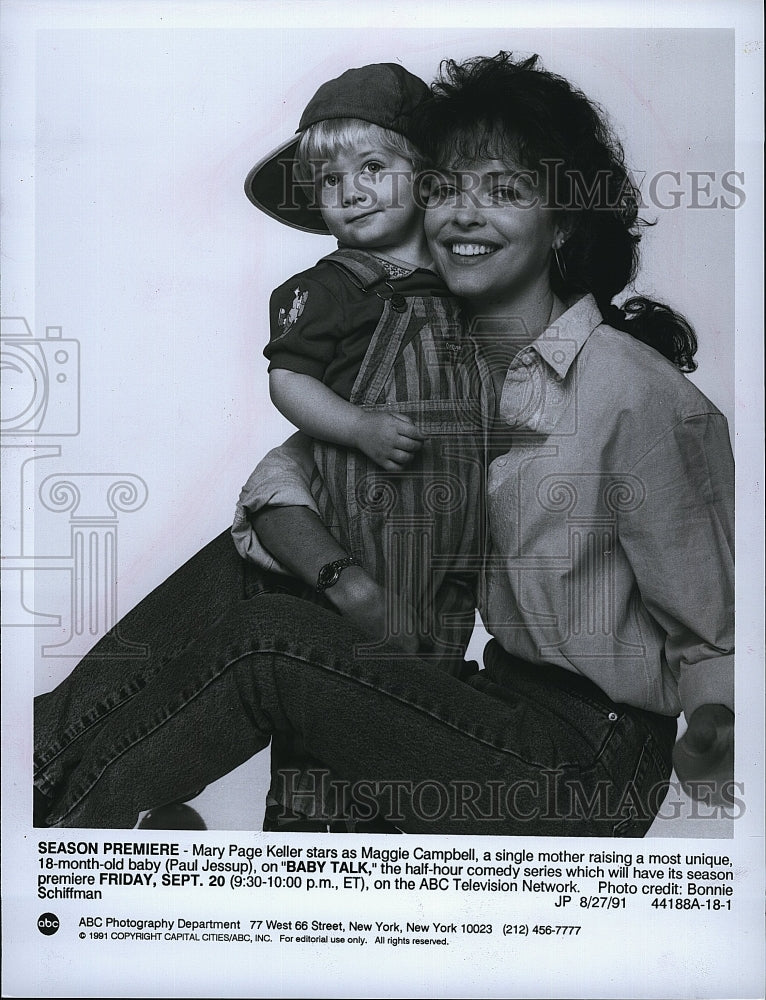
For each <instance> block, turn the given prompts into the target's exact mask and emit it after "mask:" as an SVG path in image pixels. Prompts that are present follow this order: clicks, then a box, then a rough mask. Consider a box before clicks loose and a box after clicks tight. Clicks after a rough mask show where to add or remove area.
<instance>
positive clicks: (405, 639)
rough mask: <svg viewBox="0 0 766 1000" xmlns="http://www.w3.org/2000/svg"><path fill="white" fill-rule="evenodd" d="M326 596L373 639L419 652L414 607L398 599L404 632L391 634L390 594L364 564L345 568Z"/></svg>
mask: <svg viewBox="0 0 766 1000" xmlns="http://www.w3.org/2000/svg"><path fill="white" fill-rule="evenodd" d="M324 596H325V597H326V598H327V600H328V601H330V603H331V604H332V605H333V607H334V608H335V609H336V611H338V612H339V614H341V615H342V616H343V617H344V618H346V619H347V620H348V621H349V622H351V623H352V625H355V626H356V627H357V628H358V629H359V630H360V631H362V632H364V634H365V635H367V636H369V637H370V639H371V640H372V641H373V642H385V644H386V645H387V646H389V647H391V648H393V649H399V650H402V651H403V652H405V653H412V655H413V656H415V655H417V652H418V649H419V646H420V642H419V638H418V630H417V618H416V615H415V611H414V609H413V608H412V607H410V606H409V605H406V604H404V602H402V601H397V610H398V611H399V615H400V618H401V619H403V625H404V629H403V632H404V634H403V635H391V634H390V629H389V616H388V614H387V609H388V599H389V595H388V594H387V593H386V591H385V589H384V588H383V587H381V586H380V584H378V583H376V582H375V580H373V578H372V577H371V576H370V575H369V574H368V573H367V572H366V571H365V570H364V569H362V567H361V566H349V567H347V568H346V569H344V570H343V572H342V573H341V575H340V579H339V580H338V582H337V583H335V584H333V586H332V587H329V588H328V589H327V590H326V591H325V592H324Z"/></svg>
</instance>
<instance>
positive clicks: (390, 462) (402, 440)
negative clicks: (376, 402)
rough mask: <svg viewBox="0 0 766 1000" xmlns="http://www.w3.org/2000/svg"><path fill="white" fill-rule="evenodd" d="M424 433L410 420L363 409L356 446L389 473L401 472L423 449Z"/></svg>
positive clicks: (399, 415) (426, 437)
mask: <svg viewBox="0 0 766 1000" xmlns="http://www.w3.org/2000/svg"><path fill="white" fill-rule="evenodd" d="M427 440H428V435H427V434H423V433H422V432H421V431H419V430H418V428H417V427H416V426H415V424H414V423H413V422H412V421H411V420H410V418H409V417H405V416H403V415H402V414H398V413H376V412H370V411H369V410H361V411H360V415H359V424H358V427H357V432H356V441H355V443H356V447H357V448H358V449H359V450H360V451H363V452H364V453H365V455H367V457H368V458H371V459H372V460H373V462H375V463H376V464H377V465H379V466H380V467H381V469H385V471H386V472H399V471H400V470H401V469H403V468H404V467H405V466H406V465H408V464H409V463H410V462H411V461H412V459H413V458H414V456H415V455H416V454H417V452H419V451H420V449H421V448H422V447H423V442H424V441H427Z"/></svg>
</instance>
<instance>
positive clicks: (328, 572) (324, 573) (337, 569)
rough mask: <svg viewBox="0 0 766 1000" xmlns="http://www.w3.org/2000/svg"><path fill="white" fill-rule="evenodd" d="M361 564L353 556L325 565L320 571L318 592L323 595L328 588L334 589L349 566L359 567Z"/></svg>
mask: <svg viewBox="0 0 766 1000" xmlns="http://www.w3.org/2000/svg"><path fill="white" fill-rule="evenodd" d="M358 565H359V563H358V562H357V561H356V559H354V557H353V556H345V557H344V558H343V559H334V560H333V561H332V562H328V563H325V565H324V566H323V567H322V568H321V569H320V570H319V574H318V576H317V586H316V592H317V593H318V594H321V593H322V592H323V591H325V590H327V588H328V587H333V586H335V584H336V583H337V582H338V580H339V579H340V575H341V573H342V572H343V570H344V569H345V568H346V567H347V566H358Z"/></svg>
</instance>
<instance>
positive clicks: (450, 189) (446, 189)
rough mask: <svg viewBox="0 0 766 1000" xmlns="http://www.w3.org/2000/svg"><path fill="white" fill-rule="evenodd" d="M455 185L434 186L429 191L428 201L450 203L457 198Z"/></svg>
mask: <svg viewBox="0 0 766 1000" xmlns="http://www.w3.org/2000/svg"><path fill="white" fill-rule="evenodd" d="M457 193H458V192H457V186H456V185H455V184H434V185H432V187H431V190H430V191H429V200H430V201H434V202H443V201H451V200H452V199H453V198H456V197H457Z"/></svg>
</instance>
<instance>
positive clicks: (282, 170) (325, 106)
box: [245, 63, 430, 235]
mask: <svg viewBox="0 0 766 1000" xmlns="http://www.w3.org/2000/svg"><path fill="white" fill-rule="evenodd" d="M429 97H430V91H429V89H428V86H427V85H426V84H425V83H424V82H423V81H422V80H421V79H420V78H419V77H417V76H414V75H413V74H412V73H409V72H408V71H407V70H406V69H404V67H403V66H399V65H398V63H373V64H371V65H369V66H361V67H359V68H358V69H349V70H346V72H345V73H342V74H341V75H340V76H339V77H337V78H336V79H335V80H329V81H328V82H327V83H323V84H322V86H321V87H320V88H319V90H317V92H316V93H315V94H314V96H313V97H312V98H311V100H310V101H309V103H308V104H307V105H306V109H305V111H304V112H303V114H302V115H301V120H300V122H299V124H298V128H297V131H296V134H295V135H293V136H291V137H290V138H289V139H287V140H286V141H285V142H283V143H281V144H280V145H279V146H277V148H276V149H274V150H272V151H271V152H270V153H269V154H268V155H267V156H265V157H264V158H263V159H262V160H259V161H258V163H256V164H255V166H254V167H253V168H252V170H251V171H250V173H249V174H248V175H247V178H246V180H245V193H246V194H247V197H248V198H249V199H250V201H251V202H252V203H253V204H254V205H255V207H256V208H259V209H260V210H261V211H262V212H265V213H266V214H267V215H270V216H271V217H272V218H273V219H277V220H278V221H279V222H282V223H284V224H285V225H286V226H292V228H293V229H300V230H302V231H303V232H307V233H321V234H324V235H327V233H328V229H327V226H326V225H325V224H324V220H323V219H322V215H321V213H320V211H319V208H318V207H317V206H316V204H315V203H314V193H313V190H312V189H311V187H310V186H307V185H305V184H302V183H301V182H300V181H299V180H298V178H297V177H296V175H295V166H296V162H295V155H296V153H297V150H298V143H299V142H300V139H301V134H302V133H303V132H304V131H305V130H306V129H307V128H308V127H309V126H310V125H316V123H317V122H321V121H327V120H328V119H331V118H358V119H360V120H361V121H365V122H370V123H371V124H372V125H378V126H380V127H381V128H385V129H390V130H391V131H392V132H398V133H400V134H401V135H404V136H406V137H407V138H409V139H413V140H414V137H413V136H412V135H411V133H410V128H411V123H412V116H413V113H414V111H415V109H416V108H417V107H418V106H419V105H420V104H422V103H423V101H425V100H427V99H428V98H429Z"/></svg>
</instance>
